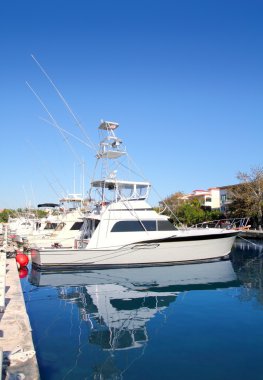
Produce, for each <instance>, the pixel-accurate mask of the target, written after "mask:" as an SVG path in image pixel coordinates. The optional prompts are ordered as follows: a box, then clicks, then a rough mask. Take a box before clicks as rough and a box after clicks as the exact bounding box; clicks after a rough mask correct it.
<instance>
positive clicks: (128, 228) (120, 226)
mask: <svg viewBox="0 0 263 380" xmlns="http://www.w3.org/2000/svg"><path fill="white" fill-rule="evenodd" d="M135 231H144V229H143V226H142V224H141V223H140V222H139V221H137V220H124V221H121V222H117V223H115V224H114V226H113V227H112V229H111V232H135Z"/></svg>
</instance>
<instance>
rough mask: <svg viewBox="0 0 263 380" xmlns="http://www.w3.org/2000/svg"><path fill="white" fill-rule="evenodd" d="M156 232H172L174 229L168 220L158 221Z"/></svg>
mask: <svg viewBox="0 0 263 380" xmlns="http://www.w3.org/2000/svg"><path fill="white" fill-rule="evenodd" d="M157 224H158V231H174V230H176V227H175V226H174V225H173V224H172V223H171V222H169V220H158V222H157Z"/></svg>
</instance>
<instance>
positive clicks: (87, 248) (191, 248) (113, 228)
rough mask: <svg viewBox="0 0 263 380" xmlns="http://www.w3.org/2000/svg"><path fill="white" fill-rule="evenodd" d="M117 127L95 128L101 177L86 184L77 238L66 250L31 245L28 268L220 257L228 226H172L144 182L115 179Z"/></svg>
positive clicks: (119, 157)
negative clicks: (85, 203)
mask: <svg viewBox="0 0 263 380" xmlns="http://www.w3.org/2000/svg"><path fill="white" fill-rule="evenodd" d="M118 126H119V125H118V124H117V123H114V122H106V121H104V122H102V123H101V124H100V126H99V131H100V132H101V134H102V139H101V142H100V145H99V150H98V152H97V156H96V157H97V162H96V168H97V169H99V168H100V173H101V175H100V178H99V179H94V180H93V181H92V182H91V188H90V193H89V196H90V199H89V207H90V209H89V212H88V216H87V218H85V220H84V224H83V227H82V236H81V238H80V239H78V240H76V241H75V246H74V248H71V249H65V248H64V249H63V248H51V249H50V248H48V249H32V251H31V258H32V264H33V266H36V267H40V268H45V269H48V268H55V267H59V268H61V267H70V268H72V267H88V268H93V269H94V268H109V267H140V266H160V265H173V264H185V263H191V262H199V261H213V260H220V259H224V258H226V257H227V256H228V255H229V253H230V251H231V248H232V245H233V243H234V240H235V238H236V236H237V234H238V231H236V230H234V229H231V228H200V229H199V228H185V229H177V228H176V227H175V226H174V225H173V224H172V223H171V222H170V220H169V217H168V216H166V215H163V214H159V213H157V212H156V211H155V210H154V209H153V208H152V207H151V206H150V205H149V203H148V202H147V199H148V196H149V192H150V187H151V185H150V183H149V182H144V181H143V182H142V181H134V180H124V179H120V178H119V177H117V172H118V171H119V169H121V168H127V166H126V164H124V159H125V158H127V152H126V149H125V148H124V147H123V145H122V140H121V139H120V138H118V137H117V136H116V134H115V131H116V129H117V128H118ZM114 163H116V166H114V165H113V164H114ZM99 164H101V165H99ZM131 173H133V172H132V171H131V172H130V175H131Z"/></svg>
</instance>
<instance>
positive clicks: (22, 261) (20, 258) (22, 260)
mask: <svg viewBox="0 0 263 380" xmlns="http://www.w3.org/2000/svg"><path fill="white" fill-rule="evenodd" d="M16 262H17V263H18V264H19V265H20V266H21V267H25V266H27V264H28V263H29V259H28V256H27V255H25V254H24V253H21V252H19V253H17V255H16Z"/></svg>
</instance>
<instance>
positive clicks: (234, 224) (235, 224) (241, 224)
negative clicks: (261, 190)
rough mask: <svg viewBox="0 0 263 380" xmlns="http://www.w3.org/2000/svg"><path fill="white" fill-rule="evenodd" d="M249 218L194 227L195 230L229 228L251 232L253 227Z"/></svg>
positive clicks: (225, 220)
mask: <svg viewBox="0 0 263 380" xmlns="http://www.w3.org/2000/svg"><path fill="white" fill-rule="evenodd" d="M249 219H250V218H248V217H245V218H226V219H217V220H210V221H205V222H201V223H198V224H195V225H192V226H191V227H193V228H227V229H235V230H241V231H243V230H249V229H250V227H251V225H250V224H248V223H249Z"/></svg>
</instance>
